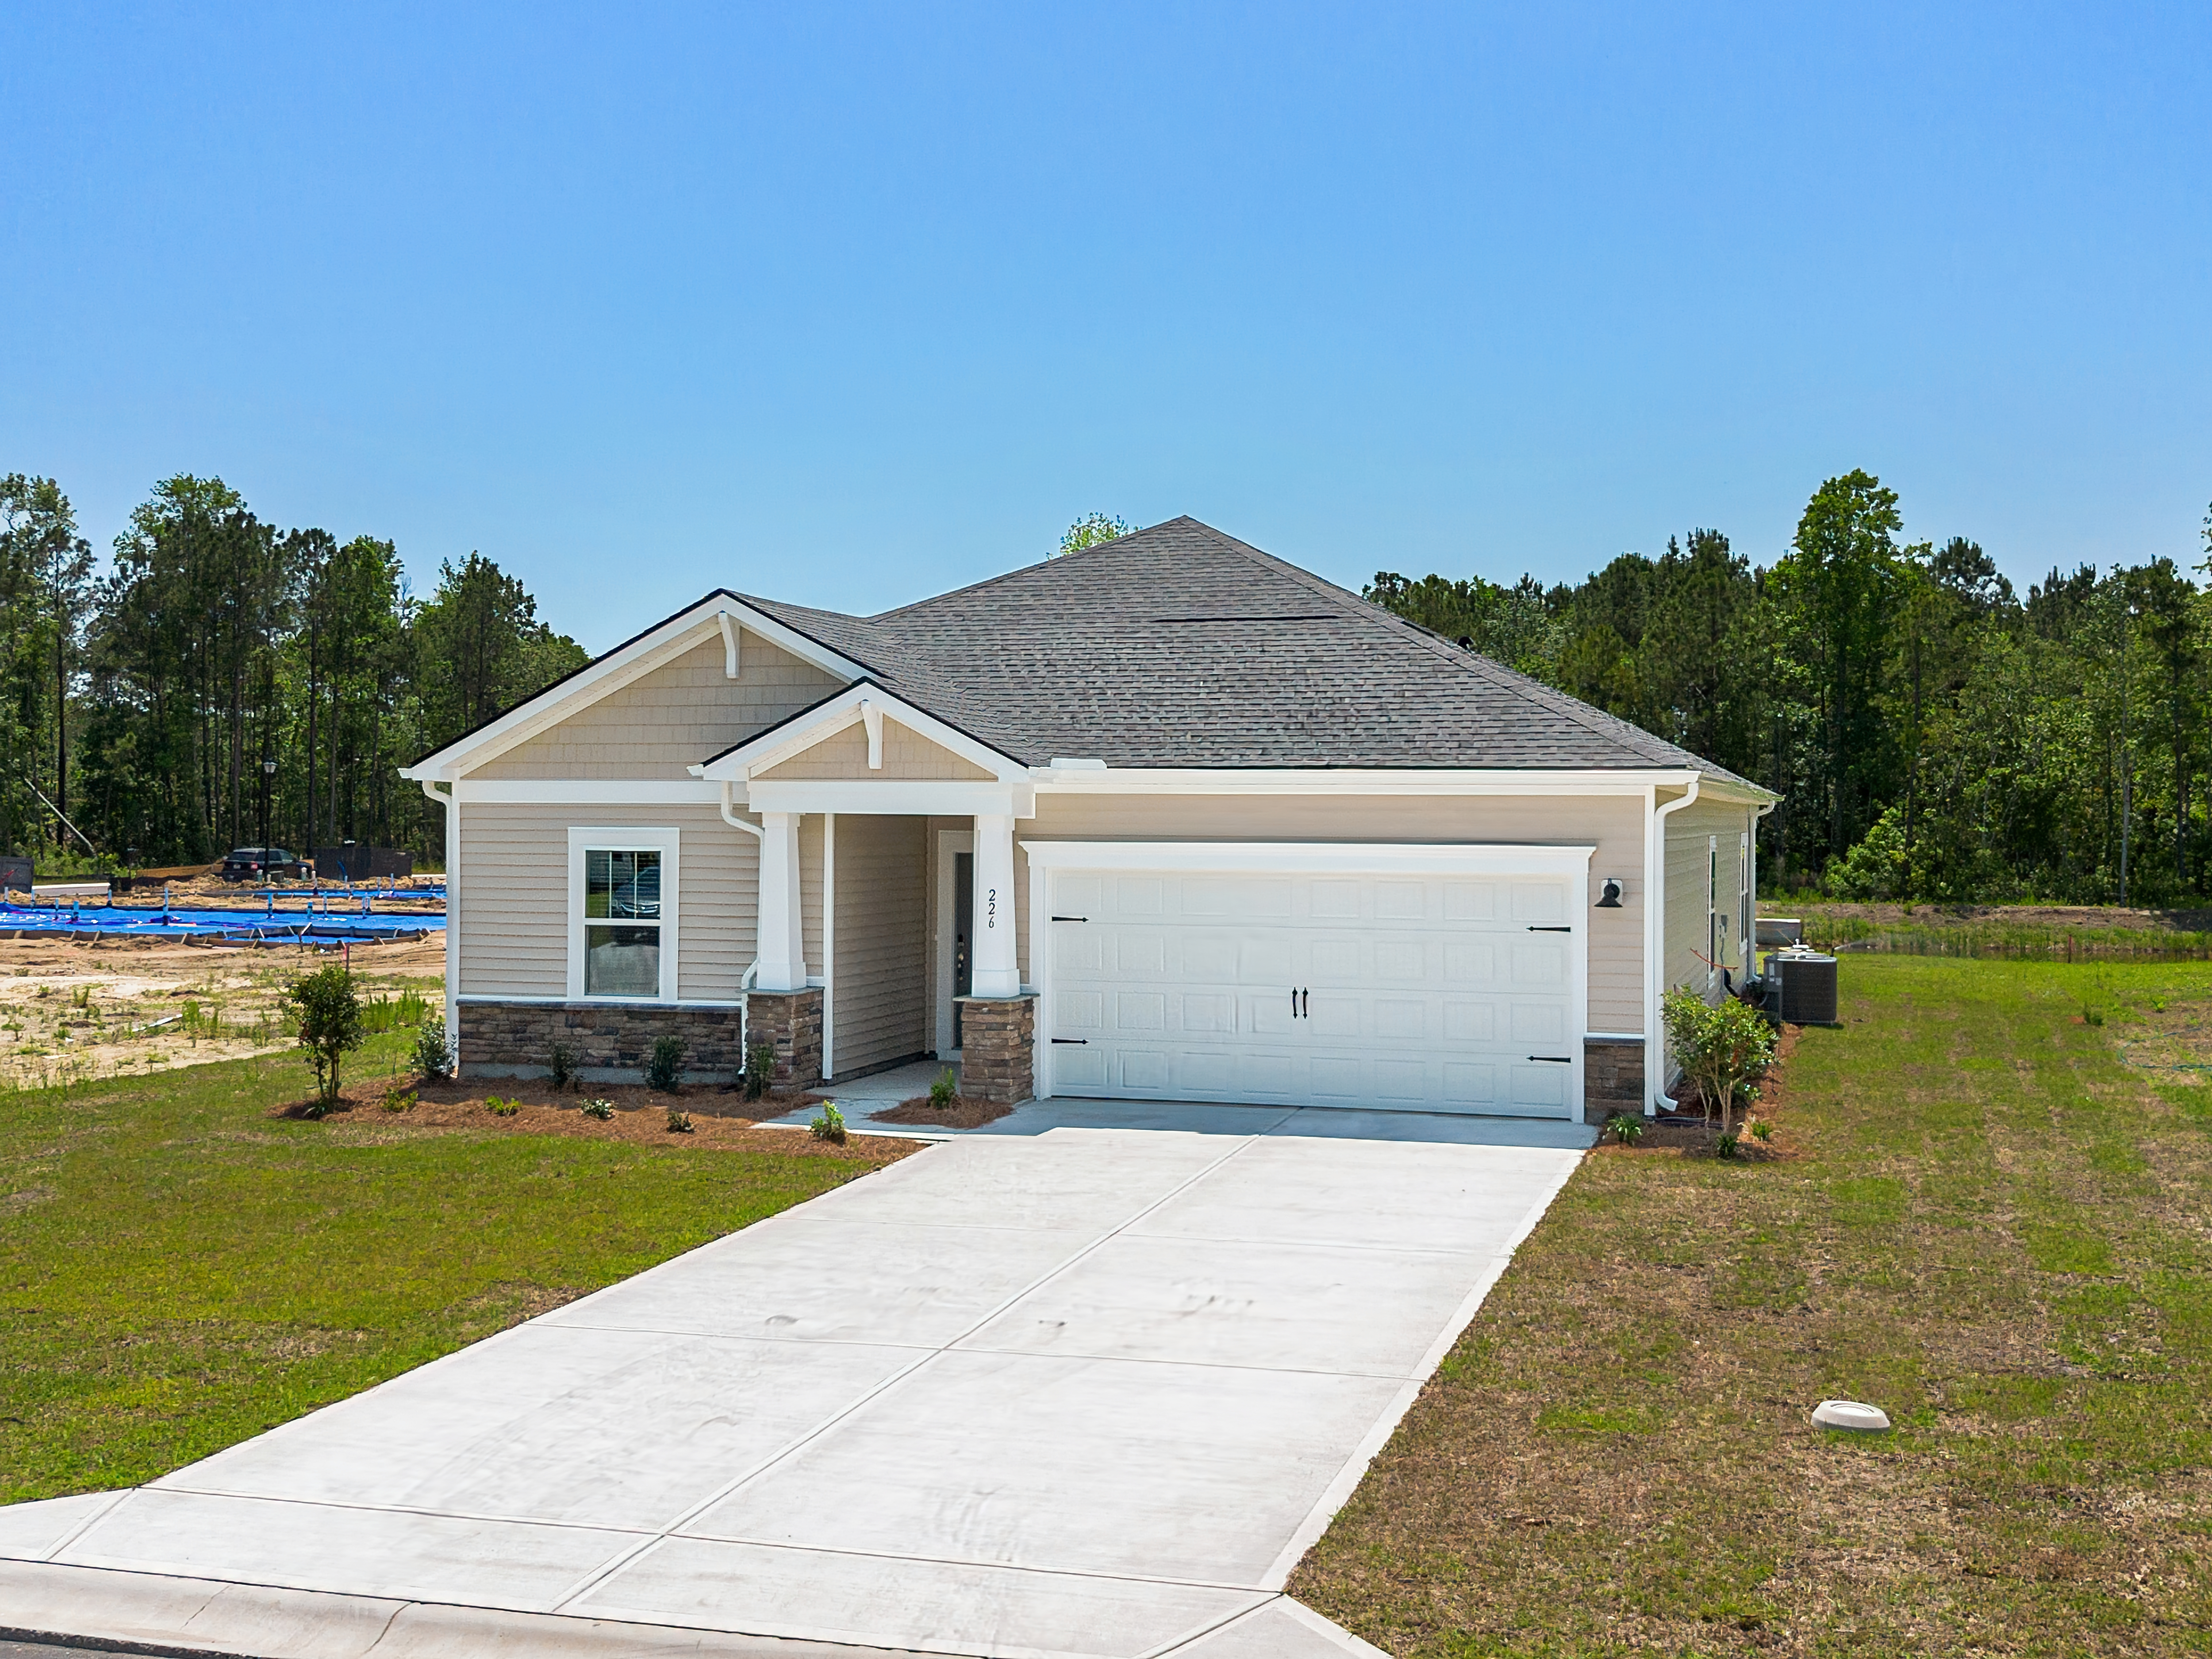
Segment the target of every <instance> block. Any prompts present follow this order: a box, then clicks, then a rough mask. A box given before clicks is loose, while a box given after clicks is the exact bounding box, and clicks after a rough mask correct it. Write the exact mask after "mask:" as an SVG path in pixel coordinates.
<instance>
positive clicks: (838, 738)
mask: <svg viewBox="0 0 2212 1659" xmlns="http://www.w3.org/2000/svg"><path fill="white" fill-rule="evenodd" d="M757 775H758V777H759V778H760V780H761V781H762V782H763V783H786V782H805V783H814V782H820V781H825V780H830V781H854V782H860V783H866V782H869V781H872V780H883V781H893V782H896V781H916V782H933V783H934V782H943V781H955V782H961V783H975V782H980V783H988V782H989V781H991V777H992V775H991V774H990V773H988V772H987V771H985V770H984V769H982V768H981V767H980V766H978V765H976V764H975V763H974V762H973V761H970V760H966V759H963V757H960V756H958V755H956V754H954V753H953V752H952V751H951V750H950V749H947V748H945V747H944V746H943V745H942V744H935V743H932V742H931V741H930V740H929V739H928V738H925V737H923V736H922V735H921V733H920V732H915V731H913V730H911V729H910V728H908V727H907V726H901V725H900V724H899V723H898V722H897V721H896V720H892V719H890V717H889V716H885V717H884V763H883V765H882V767H881V768H880V769H877V770H875V771H871V770H869V769H868V732H867V728H866V726H863V725H860V723H858V722H857V721H856V722H855V723H854V724H853V725H851V726H847V727H845V728H844V729H843V730H842V731H840V732H831V733H830V734H829V736H828V737H826V738H823V739H822V741H821V742H819V743H817V744H814V745H813V747H811V748H810V749H805V750H800V751H799V753H798V754H796V755H793V757H791V758H790V759H789V760H787V761H784V762H781V763H779V764H778V765H775V766H772V767H770V768H769V769H768V770H767V771H765V772H762V773H759V774H757Z"/></svg>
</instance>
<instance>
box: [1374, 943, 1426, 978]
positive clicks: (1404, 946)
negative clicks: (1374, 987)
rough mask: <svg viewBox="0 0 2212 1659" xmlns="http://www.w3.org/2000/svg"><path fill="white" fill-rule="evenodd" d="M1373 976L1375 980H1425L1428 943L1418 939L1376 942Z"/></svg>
mask: <svg viewBox="0 0 2212 1659" xmlns="http://www.w3.org/2000/svg"><path fill="white" fill-rule="evenodd" d="M1375 976H1376V978H1377V979H1397V980H1409V979H1410V980H1420V979H1426V978H1427V977H1428V976H1429V948H1428V941H1427V940H1425V939H1377V940H1376V941H1375Z"/></svg>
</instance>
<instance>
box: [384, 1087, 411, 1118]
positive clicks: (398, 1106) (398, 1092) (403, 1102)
mask: <svg viewBox="0 0 2212 1659" xmlns="http://www.w3.org/2000/svg"><path fill="white" fill-rule="evenodd" d="M384 1109H385V1110H386V1111H387V1112H411V1111H413V1110H414V1109H415V1091H413V1090H412V1089H402V1088H401V1087H400V1086H399V1085H398V1084H396V1083H395V1084H393V1085H392V1087H390V1088H389V1089H386V1091H384Z"/></svg>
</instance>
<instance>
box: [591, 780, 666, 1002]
mask: <svg viewBox="0 0 2212 1659" xmlns="http://www.w3.org/2000/svg"><path fill="white" fill-rule="evenodd" d="M683 835H684V832H683V831H682V830H680V829H675V828H674V827H672V826H669V825H660V826H641V825H637V824H571V825H570V826H569V828H568V998H567V1000H568V1001H570V1002H594V1003H606V1004H609V1005H611V1006H617V1007H620V1006H629V1007H635V1006H640V1005H653V1006H659V1005H664V1004H672V1003H674V1002H675V1001H676V1000H677V998H676V990H677V986H678V982H679V981H678V976H677V950H678V940H677V933H676V929H677V918H678V916H679V915H681V914H682V912H681V911H680V910H679V909H678V900H679V899H680V898H681V896H682V889H681V886H680V884H679V877H680V875H681V857H680V852H681V846H682V842H683ZM592 848H600V849H602V850H605V849H612V850H615V851H617V852H625V853H627V852H640V853H658V854H660V991H659V995H657V996H650V997H610V996H596V997H592V996H586V995H585V994H584V854H585V853H586V852H587V851H589V850H591V849H592ZM612 925H619V924H612Z"/></svg>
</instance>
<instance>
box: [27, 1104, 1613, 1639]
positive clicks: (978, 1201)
mask: <svg viewBox="0 0 2212 1659" xmlns="http://www.w3.org/2000/svg"><path fill="white" fill-rule="evenodd" d="M1055 1106H1056V1107H1057V1108H1058V1109H1059V1110H1060V1111H1061V1112H1063V1113H1073V1114H1075V1115H1081V1112H1082V1110H1083V1109H1082V1108H1081V1107H1080V1106H1079V1105H1069V1104H1067V1103H1055ZM1116 1109H1117V1110H1120V1108H1116ZM1204 1110H1205V1111H1206V1113H1208V1114H1217V1113H1221V1112H1229V1113H1239V1112H1240V1111H1241V1112H1242V1113H1243V1115H1241V1116H1237V1117H1233V1118H1231V1119H1227V1120H1220V1119H1216V1118H1212V1117H1209V1118H1208V1120H1207V1121H1205V1122H1204V1123H1203V1124H1200V1123H1198V1122H1197V1121H1195V1120H1188V1121H1186V1123H1185V1124H1184V1125H1182V1126H1178V1127H1160V1128H1147V1127H1115V1128H1093V1127H1069V1126H1067V1125H1066V1124H1054V1125H1051V1126H1047V1127H1041V1128H1040V1127H1031V1128H1030V1129H1027V1130H1024V1131H1020V1132H1012V1133H1008V1132H1002V1133H995V1134H976V1135H972V1136H969V1137H967V1138H963V1139H960V1140H958V1141H956V1142H953V1143H951V1144H949V1145H945V1146H937V1147H933V1148H932V1149H931V1150H930V1151H928V1152H926V1153H924V1154H922V1155H921V1156H919V1157H916V1158H909V1159H908V1160H906V1161H905V1162H903V1163H901V1164H896V1165H894V1166H892V1167H890V1168H889V1169H887V1170H881V1171H878V1172H877V1173H875V1174H873V1175H871V1176H866V1177H864V1178H862V1179H860V1180H859V1181H856V1182H853V1183H852V1184H850V1185H849V1186H847V1187H845V1188H841V1189H839V1190H838V1191H836V1192H834V1193H830V1194H825V1195H824V1196H823V1197H821V1198H817V1199H815V1200H812V1201H811V1202H809V1203H806V1204H804V1205H801V1206H799V1207H797V1208H795V1209H793V1210H791V1211H789V1212H786V1213H784V1214H782V1215H780V1216H777V1217H775V1218H771V1219H769V1220H767V1221H763V1222H762V1223H759V1224H758V1225H755V1226H753V1227H750V1228H748V1229H746V1230H744V1231H742V1232H739V1233H736V1234H732V1236H730V1237H727V1238H725V1239H721V1240H720V1241H718V1242H716V1243H713V1244H709V1245H707V1246H705V1247H704V1248H702V1249H697V1250H694V1251H692V1252H690V1254H689V1255H684V1256H682V1257H679V1258H678V1259H677V1260H675V1261H670V1262H667V1263H665V1264H664V1265H663V1266H661V1267H657V1268H654V1269H653V1270H652V1271H650V1272H648V1273H641V1274H640V1275H639V1276H638V1277H637V1278H635V1279H629V1280H628V1281H626V1282H624V1283H623V1284H620V1285H614V1286H611V1287H610V1288H609V1289H607V1290H605V1291H600V1292H599V1293H598V1294H596V1295H594V1296H591V1297H586V1298H584V1299H583V1300H581V1301H579V1302H575V1303H572V1304H569V1305H568V1306H567V1307H565V1308H562V1309H560V1310H556V1311H555V1312H553V1313H550V1314H547V1315H545V1316H543V1317H541V1318H538V1319H535V1320H532V1321H531V1322H528V1323H527V1324H525V1325H521V1326H518V1327H516V1328H514V1329H513V1330H511V1331H507V1332H506V1333H504V1334H501V1335H499V1336H495V1337H493V1338H491V1339H489V1340H486V1341H483V1342H480V1343H477V1345H475V1346H472V1347H471V1348H468V1349H465V1350H464V1351H462V1352H459V1353H456V1354H453V1355H451V1356H449V1357H447V1358H445V1359H442V1360H439V1361H437V1362H435V1363H434V1364H429V1365H426V1366H423V1367H422V1369H421V1370H416V1371H413V1372H410V1373H409V1374H408V1375H406V1376H401V1377H398V1378H395V1379H394V1380H393V1381H392V1382H390V1383H385V1384H384V1385H382V1386H381V1387H380V1388H377V1389H371V1390H369V1391H368V1393H366V1394H363V1395H358V1396H356V1397H355V1398H354V1399H351V1400H349V1401H343V1402H341V1403H339V1404H337V1405H335V1406H331V1407H327V1408H325V1409H324V1410H322V1411H319V1412H317V1413H313V1414H312V1415H310V1416H308V1417H306V1418H302V1419H299V1420H298V1421H296V1422H294V1423H290V1424H288V1425H284V1426H283V1427H281V1428H278V1429H276V1430H274V1431H270V1433H267V1434H264V1435H262V1436H260V1437H258V1438H257V1439H254V1440H251V1441H247V1442H246V1443H243V1444H240V1445H238V1446H234V1447H233V1448H231V1449H228V1451H224V1452H221V1453H218V1454H217V1455H215V1456H213V1457H210V1458H208V1459H206V1460H205V1461H204V1462H199V1463H197V1464H194V1465H191V1467H189V1468H184V1469H181V1470H179V1471H178V1472H177V1473H175V1474H172V1475H169V1476H167V1477H165V1478H164V1479H162V1480H159V1481H156V1482H155V1483H154V1484H153V1485H151V1486H146V1487H143V1488H140V1489H137V1490H136V1491H133V1492H125V1493H117V1494H102V1495H98V1496H93V1497H86V1498H62V1499H57V1500H54V1501H52V1502H49V1503H45V1504H23V1505H18V1506H16V1507H15V1508H13V1509H8V1510H0V1632H4V1633H6V1634H9V1635H15V1636H35V1635H50V1634H66V1635H69V1636H73V1637H76V1638H84V1639H91V1640H101V1641H110V1642H138V1643H148V1644H167V1646H169V1647H171V1648H182V1649H185V1650H192V1649H195V1648H197V1649H198V1650H210V1651H224V1652H230V1653H242V1654H250V1655H253V1656H257V1659H351V1656H355V1655H366V1654H368V1653H369V1652H370V1651H371V1650H374V1653H375V1654H376V1656H378V1659H407V1656H426V1659H427V1656H429V1655H432V1654H440V1655H444V1654H456V1653H462V1652H477V1651H491V1650H495V1649H496V1650H499V1651H514V1652H517V1653H520V1652H525V1651H528V1652H532V1653H540V1652H563V1653H565V1652H574V1653H578V1654H586V1653H588V1654H595V1655H596V1654H616V1653H624V1654H632V1653H634V1654H641V1655H642V1654H648V1653H650V1654H659V1653H686V1654H750V1655H788V1656H798V1655H802V1654H804V1655H814V1656H827V1655H829V1654H834V1653H854V1654H858V1653H865V1652H871V1651H873V1652H880V1651H881V1650H885V1649H892V1650H908V1651H919V1652H926V1653H934V1654H945V1655H957V1656H1010V1659H1011V1656H1028V1659H1042V1656H1070V1659H1073V1656H1085V1659H1140V1656H1164V1655H1168V1654H1175V1655H1178V1656H1185V1659H1261V1656H1269V1659H1299V1656H1304V1655H1311V1656H1315V1659H1322V1656H1341V1655H1343V1654H1346V1653H1356V1652H1370V1653H1371V1652H1372V1651H1374V1650H1371V1649H1369V1648H1367V1647H1366V1645H1365V1644H1362V1643H1358V1642H1356V1641H1354V1640H1353V1639H1352V1638H1350V1637H1348V1636H1346V1635H1345V1634H1344V1633H1343V1632H1340V1631H1338V1630H1337V1629H1336V1628H1335V1627H1334V1626H1331V1625H1328V1624H1327V1623H1326V1622H1325V1621H1323V1620H1320V1619H1318V1618H1317V1617H1316V1615H1314V1614H1312V1613H1310V1612H1308V1611H1307V1610H1305V1609H1304V1608H1302V1607H1298V1606H1297V1604H1296V1603H1294V1602H1291V1601H1289V1600H1287V1598H1285V1597H1284V1596H1283V1595H1281V1594H1280V1590H1281V1587H1282V1584H1283V1583H1284V1581H1285V1577H1287V1576H1288V1574H1289V1572H1290V1571H1291V1568H1292V1566H1293V1565H1295V1564H1296V1563H1297V1560H1298V1559H1299V1557H1300V1556H1301V1555H1302V1554H1303V1553H1304V1552H1305V1550H1306V1549H1307V1547H1309V1546H1310V1544H1311V1543H1312V1542H1313V1541H1314V1540H1315V1539H1316V1538H1317V1537H1318V1536H1319V1535H1320V1534H1321V1532H1322V1528H1324V1527H1325V1526H1326V1525H1327V1524H1328V1519H1329V1516H1331V1515H1332V1514H1333V1513H1334V1510H1336V1509H1337V1507H1338V1506H1339V1505H1340V1504H1342V1503H1343V1502H1344V1500H1345V1499H1346V1497H1348V1496H1349V1494H1350V1493H1351V1492H1352V1487H1353V1486H1355V1485H1356V1484H1357V1483H1358V1479H1359V1477H1360V1474H1361V1473H1362V1472H1363V1471H1364V1468H1365V1467H1366V1464H1367V1462H1368V1460H1369V1459H1370V1457H1371V1456H1372V1455H1374V1453H1375V1452H1376V1449H1379V1447H1380V1446H1381V1445H1382V1443H1383V1440H1384V1439H1385V1438H1387V1437H1388V1436H1389V1432H1390V1431H1391V1430H1392V1428H1393V1427H1394V1426H1395V1425H1396V1423H1397V1422H1398V1420H1399V1419H1400V1417H1401V1415H1402V1414H1403V1413H1404V1412H1405V1410H1406V1408H1407V1406H1408V1405H1410V1404H1411V1402H1412V1401H1413V1396H1414V1395H1415V1394H1416V1393H1417V1392H1418V1390H1419V1387H1420V1384H1421V1382H1422V1380H1423V1379H1425V1377H1426V1376H1428V1375H1429V1373H1430V1372H1431V1370H1433V1368H1434V1367H1435V1365H1436V1364H1437V1362H1438V1361H1439V1360H1440V1359H1441V1358H1443V1354H1444V1353H1445V1352H1446V1351H1447V1350H1448V1349H1449V1346H1450V1345H1451V1343H1452V1341H1453V1340H1454V1339H1455V1337H1456V1336H1457V1335H1458V1334H1459V1332H1460V1331H1461V1330H1462V1328H1464V1326H1465V1324H1466V1322H1467V1321H1468V1319H1469V1318H1471V1317H1472V1316H1473V1315H1474V1310H1475V1308H1476V1306H1477V1305H1478V1304H1479V1303H1480V1299H1481V1297H1482V1295H1483V1293H1484V1292H1485V1291H1486V1290H1487V1288H1488V1287H1489V1285H1491V1283H1492V1281H1493V1279H1495V1278H1496V1276H1497V1274H1498V1273H1499V1272H1500V1271H1501V1270H1502V1269H1503V1267H1504V1264H1505V1262H1506V1261H1507V1259H1508V1257H1509V1255H1510V1252H1511V1250H1512V1249H1513V1248H1514V1247H1515V1245H1516V1244H1517V1243H1518V1242H1519V1241H1520V1239H1521V1238H1522V1237H1523V1236H1524V1235H1525V1234H1526V1232H1527V1231H1528V1229H1529V1228H1530V1227H1531V1226H1533V1225H1534V1223H1535V1221H1536V1219H1537V1218H1538V1217H1539V1216H1540V1215H1541V1213H1542V1212H1543V1209H1544V1207H1545V1206H1546V1205H1547V1204H1548V1203H1549V1202H1550V1200H1551V1199H1552V1196H1553V1194H1555V1193H1556V1192H1557V1191H1558V1189H1559V1187H1560V1186H1561V1184H1563V1183H1564V1182H1565V1180H1566V1178H1567V1176H1569V1175H1570V1174H1571V1172H1572V1170H1573V1169H1574V1166H1575V1164H1576V1163H1577V1159H1578V1158H1579V1156H1580V1152H1579V1146H1580V1145H1581V1144H1586V1141H1587V1136H1586V1135H1583V1137H1581V1139H1580V1140H1578V1141H1577V1144H1576V1145H1575V1146H1528V1145H1526V1144H1520V1142H1521V1141H1522V1139H1524V1138H1525V1135H1526V1133H1527V1130H1528V1127H1529V1126H1526V1125H1520V1124H1511V1123H1505V1124H1498V1123H1497V1122H1495V1121H1493V1122H1492V1123H1491V1124H1490V1126H1489V1127H1487V1129H1486V1128H1485V1127H1484V1125H1483V1124H1482V1123H1481V1122H1480V1121H1475V1120H1468V1119H1429V1118H1421V1119H1411V1118H1405V1117H1401V1116H1400V1115H1395V1114H1377V1115H1374V1118H1375V1119H1376V1120H1380V1121H1372V1120H1370V1119H1369V1118H1368V1116H1367V1115H1362V1114H1345V1115H1341V1117H1342V1120H1343V1121H1340V1122H1335V1123H1334V1124H1330V1123H1328V1122H1324V1121H1316V1120H1324V1119H1328V1118H1330V1117H1332V1116H1335V1115H1330V1114H1316V1113H1302V1112H1292V1111H1287V1110H1284V1109H1267V1111H1265V1112H1255V1111H1253V1110H1251V1109H1236V1108H1206V1109H1204ZM1011 1123H1012V1120H1011V1119H1009V1120H1001V1124H1002V1125H1010V1124H1011ZM994 1127H999V1126H994ZM1554 1127H1562V1128H1564V1127H1565V1126H1554ZM1329 1130H1334V1133H1327V1132H1323V1133H1316V1131H1329ZM1486 1138H1487V1139H1492V1140H1504V1141H1505V1142H1507V1143H1508V1144H1504V1145H1495V1144H1492V1145H1483V1144H1479V1143H1480V1141H1481V1140H1482V1139H1486ZM1470 1142H1473V1143H1475V1144H1470ZM501 1644H508V1645H501Z"/></svg>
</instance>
